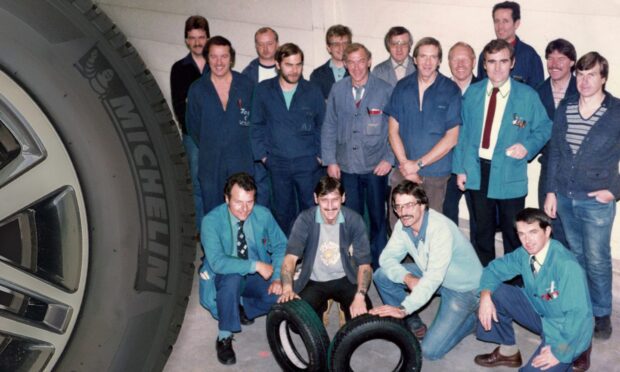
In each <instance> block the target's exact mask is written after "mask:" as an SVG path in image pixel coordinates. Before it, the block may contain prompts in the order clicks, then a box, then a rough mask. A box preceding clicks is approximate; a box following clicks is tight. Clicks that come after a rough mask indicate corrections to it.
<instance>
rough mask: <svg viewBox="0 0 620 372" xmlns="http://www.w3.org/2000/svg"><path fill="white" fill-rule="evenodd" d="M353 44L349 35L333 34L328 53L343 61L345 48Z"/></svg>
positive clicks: (329, 41)
mask: <svg viewBox="0 0 620 372" xmlns="http://www.w3.org/2000/svg"><path fill="white" fill-rule="evenodd" d="M349 44H351V39H349V37H348V36H332V37H330V38H329V40H328V43H327V53H329V55H330V56H332V59H333V60H334V61H338V62H342V58H343V56H344V50H345V48H346V47H347V46H348V45H349Z"/></svg>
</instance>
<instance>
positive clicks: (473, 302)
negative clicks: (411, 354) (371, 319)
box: [374, 263, 479, 360]
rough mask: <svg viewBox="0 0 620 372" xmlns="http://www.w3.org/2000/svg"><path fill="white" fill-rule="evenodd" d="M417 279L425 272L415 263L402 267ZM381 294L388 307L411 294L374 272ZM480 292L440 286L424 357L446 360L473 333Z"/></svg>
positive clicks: (380, 272) (423, 343)
mask: <svg viewBox="0 0 620 372" xmlns="http://www.w3.org/2000/svg"><path fill="white" fill-rule="evenodd" d="M403 266H404V267H405V268H406V269H407V271H409V272H410V273H412V274H413V275H414V276H417V277H422V271H421V270H420V269H419V268H418V266H417V265H416V264H414V263H407V264H403ZM374 281H375V285H376V286H377V290H378V291H379V295H380V296H381V299H382V300H383V303H384V304H386V305H392V306H399V305H400V304H401V303H402V302H403V301H404V300H405V297H407V296H408V295H409V292H408V291H407V286H406V285H404V284H403V283H394V282H393V281H391V280H390V279H389V278H388V277H387V275H386V274H385V272H384V271H383V269H382V268H379V269H378V270H377V271H375V273H374ZM476 292H477V289H473V290H471V291H467V292H457V291H453V290H451V289H448V288H446V287H439V290H438V291H437V293H438V294H439V295H440V296H441V303H440V304H439V310H438V311H437V315H435V319H434V320H433V323H432V324H431V326H430V327H429V329H428V331H427V332H426V336H424V340H422V355H423V356H424V357H425V358H427V359H430V360H435V359H440V358H443V356H444V355H446V353H448V352H449V351H450V350H452V348H453V347H454V346H456V345H457V344H458V343H459V342H461V340H462V339H463V338H465V336H467V335H468V334H470V333H472V332H473V331H474V329H475V326H476V323H477V317H476V310H477V309H478V300H479V299H478V296H477V294H476Z"/></svg>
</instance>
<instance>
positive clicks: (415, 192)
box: [392, 180, 428, 209]
mask: <svg viewBox="0 0 620 372" xmlns="http://www.w3.org/2000/svg"><path fill="white" fill-rule="evenodd" d="M396 195H412V196H413V197H414V198H415V199H416V200H417V202H418V203H420V204H424V205H425V206H426V209H428V196H426V191H424V189H423V188H422V185H420V184H419V183H415V182H412V181H409V180H404V181H401V182H400V183H399V184H398V185H396V187H394V189H393V190H392V208H393V207H394V206H395V205H396Z"/></svg>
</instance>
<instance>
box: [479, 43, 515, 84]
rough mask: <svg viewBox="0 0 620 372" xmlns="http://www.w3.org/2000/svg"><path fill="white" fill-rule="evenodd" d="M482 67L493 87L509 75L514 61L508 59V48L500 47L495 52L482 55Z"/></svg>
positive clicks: (501, 82)
mask: <svg viewBox="0 0 620 372" xmlns="http://www.w3.org/2000/svg"><path fill="white" fill-rule="evenodd" d="M484 57H485V58H484V69H485V70H486V72H487V76H488V77H489V80H490V81H491V84H493V86H494V87H499V86H501V85H502V84H503V83H504V82H505V81H506V80H508V78H509V77H510V70H511V69H512V67H513V66H514V61H513V60H511V59H510V50H508V48H504V49H500V50H499V51H498V52H496V53H487V54H486V55H485V56H484Z"/></svg>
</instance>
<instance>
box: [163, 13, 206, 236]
mask: <svg viewBox="0 0 620 372" xmlns="http://www.w3.org/2000/svg"><path fill="white" fill-rule="evenodd" d="M209 36H210V35H209V22H207V20H206V19H205V18H204V17H202V16H191V17H189V18H188V19H187V21H185V45H186V46H187V48H188V49H189V53H188V54H187V55H186V56H185V57H184V58H182V59H180V60H178V61H176V62H175V63H174V65H172V69H171V70H170V93H171V95H172V109H173V111H174V115H175V116H176V118H177V122H178V123H179V126H180V127H181V133H182V135H183V145H184V146H185V152H186V153H187V160H188V161H189V169H190V175H191V177H192V186H193V190H194V206H195V208H196V227H197V230H199V229H200V222H201V221H202V216H203V213H204V212H203V207H202V194H201V192H200V186H199V185H198V147H196V143H194V141H193V140H192V139H191V137H190V135H189V134H188V133H187V126H186V124H185V110H186V104H187V92H188V91H189V86H190V85H191V84H192V83H193V82H194V81H196V80H197V79H198V78H200V76H202V73H203V72H204V71H209V66H208V64H207V59H206V58H205V56H204V54H203V53H204V47H205V44H206V43H207V41H208V40H209Z"/></svg>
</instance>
